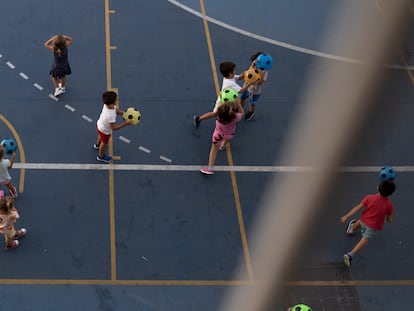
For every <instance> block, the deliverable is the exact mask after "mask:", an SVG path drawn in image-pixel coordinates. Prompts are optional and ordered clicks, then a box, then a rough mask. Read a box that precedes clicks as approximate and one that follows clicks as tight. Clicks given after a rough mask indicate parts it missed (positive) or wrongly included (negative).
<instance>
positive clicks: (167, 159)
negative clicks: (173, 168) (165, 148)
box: [160, 156, 172, 163]
mask: <svg viewBox="0 0 414 311" xmlns="http://www.w3.org/2000/svg"><path fill="white" fill-rule="evenodd" d="M160 159H161V160H163V161H165V162H168V163H171V162H172V160H171V159H169V158H167V157H164V156H160Z"/></svg>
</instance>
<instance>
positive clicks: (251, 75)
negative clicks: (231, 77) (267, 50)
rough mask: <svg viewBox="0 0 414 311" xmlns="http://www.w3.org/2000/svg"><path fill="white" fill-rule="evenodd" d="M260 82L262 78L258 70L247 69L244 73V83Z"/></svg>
mask: <svg viewBox="0 0 414 311" xmlns="http://www.w3.org/2000/svg"><path fill="white" fill-rule="evenodd" d="M260 80H262V76H261V75H260V72H259V70H258V69H254V68H249V69H248V70H246V71H245V72H244V81H246V83H249V82H260Z"/></svg>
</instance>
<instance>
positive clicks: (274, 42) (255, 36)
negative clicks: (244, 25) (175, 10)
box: [168, 0, 414, 70]
mask: <svg viewBox="0 0 414 311" xmlns="http://www.w3.org/2000/svg"><path fill="white" fill-rule="evenodd" d="M168 2H170V3H171V4H173V5H175V6H177V7H179V8H181V9H183V10H184V11H187V12H188V13H190V14H193V15H195V16H197V17H200V18H205V19H207V20H208V21H209V22H211V23H213V24H216V25H218V26H221V27H223V28H226V29H228V30H231V31H234V32H236V33H239V34H241V35H244V36H246V37H249V38H253V39H256V40H260V41H263V42H266V43H270V44H272V45H276V46H280V47H283V48H285V49H289V50H292V51H296V52H300V53H303V54H308V55H313V56H318V57H321V58H326V59H331V60H336V61H341V62H347V63H353V64H360V65H364V64H366V63H365V62H364V61H362V60H359V59H354V58H348V57H343V56H338V55H334V54H329V53H324V52H320V51H316V50H311V49H306V48H302V47H300V46H297V45H293V44H289V43H286V42H282V41H277V40H273V39H270V38H267V37H264V36H261V35H258V34H255V33H252V32H249V31H246V30H243V29H241V28H238V27H235V26H232V25H229V24H226V23H224V22H221V21H219V20H217V19H215V18H213V17H209V16H203V14H202V13H200V12H198V11H196V10H194V9H192V8H190V7H188V6H186V5H184V4H182V3H180V2H178V1H176V0H168ZM384 66H385V67H386V68H389V69H398V70H414V66H401V65H395V64H386V65H384Z"/></svg>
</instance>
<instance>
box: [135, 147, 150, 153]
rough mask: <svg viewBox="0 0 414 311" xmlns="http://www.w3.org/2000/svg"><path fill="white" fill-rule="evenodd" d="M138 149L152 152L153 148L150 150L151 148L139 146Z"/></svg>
mask: <svg viewBox="0 0 414 311" xmlns="http://www.w3.org/2000/svg"><path fill="white" fill-rule="evenodd" d="M138 149H139V150H141V151H143V152H145V153H150V152H151V150H149V149H147V148H145V147H142V146H139V147H138Z"/></svg>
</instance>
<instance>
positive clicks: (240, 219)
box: [200, 0, 254, 280]
mask: <svg viewBox="0 0 414 311" xmlns="http://www.w3.org/2000/svg"><path fill="white" fill-rule="evenodd" d="M200 7H201V13H202V15H203V24H204V31H205V34H206V40H207V46H208V52H209V55H210V62H211V68H212V71H213V79H214V86H215V88H216V93H217V95H218V94H219V93H220V86H219V82H218V77H217V71H216V62H215V57H214V51H213V45H212V42H211V36H210V30H209V28H208V23H207V14H206V9H205V6H204V1H203V0H200ZM226 153H227V160H228V163H229V166H233V157H232V154H231V148H230V144H227V146H226ZM230 176H231V184H232V187H233V195H234V201H235V204H236V212H237V220H238V223H239V230H240V235H241V240H242V245H243V253H244V258H245V261H246V269H247V274H248V276H249V280H254V273H253V266H252V261H251V257H250V252H249V245H248V242H247V234H246V228H245V226H244V220H243V211H242V208H241V203H240V196H239V189H238V186H237V179H236V173H235V172H234V171H232V172H230Z"/></svg>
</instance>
